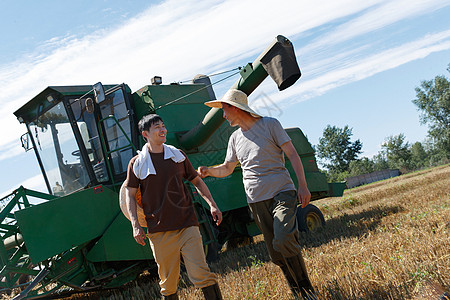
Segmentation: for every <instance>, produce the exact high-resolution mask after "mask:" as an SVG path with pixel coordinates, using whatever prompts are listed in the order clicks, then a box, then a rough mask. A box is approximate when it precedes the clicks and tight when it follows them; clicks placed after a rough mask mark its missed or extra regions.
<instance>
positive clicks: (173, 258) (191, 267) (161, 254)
mask: <svg viewBox="0 0 450 300" xmlns="http://www.w3.org/2000/svg"><path fill="white" fill-rule="evenodd" d="M148 237H149V240H150V246H151V247H152V251H153V256H154V257H155V261H156V263H157V264H158V274H159V279H160V282H159V285H160V287H161V294H162V295H163V296H168V295H172V294H175V293H176V292H177V287H178V281H179V277H180V262H181V256H183V260H184V264H185V266H186V271H187V274H188V277H189V279H190V281H191V282H192V283H193V284H194V286H195V287H197V288H204V287H207V286H210V285H213V284H215V283H217V279H216V275H215V274H214V273H212V272H211V271H210V270H209V267H208V265H207V263H206V259H205V252H204V251H203V243H202V237H201V235H200V231H199V229H198V226H191V227H188V228H183V229H181V230H174V231H165V232H157V233H149V234H148ZM180 254H181V256H180Z"/></svg>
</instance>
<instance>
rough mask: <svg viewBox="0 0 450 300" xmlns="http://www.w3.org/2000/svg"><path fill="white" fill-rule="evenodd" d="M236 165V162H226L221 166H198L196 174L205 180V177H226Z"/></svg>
mask: <svg viewBox="0 0 450 300" xmlns="http://www.w3.org/2000/svg"><path fill="white" fill-rule="evenodd" d="M237 164H238V162H237V161H234V162H229V161H226V162H224V163H223V164H221V165H218V166H214V167H205V166H200V167H198V170H197V173H198V175H199V176H200V177H201V178H205V177H207V176H212V177H226V176H228V175H230V174H231V173H233V170H234V168H236V166H237Z"/></svg>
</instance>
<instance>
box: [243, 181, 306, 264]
mask: <svg viewBox="0 0 450 300" xmlns="http://www.w3.org/2000/svg"><path fill="white" fill-rule="evenodd" d="M297 203H298V200H297V192H296V191H294V190H292V191H285V192H280V193H279V194H277V195H276V196H275V197H273V198H272V199H269V200H265V201H260V202H256V203H249V206H250V210H251V211H252V213H253V217H254V218H255V222H256V225H258V227H259V229H260V230H261V232H262V234H263V235H264V241H265V242H266V246H267V250H268V251H269V256H270V259H271V260H272V261H273V262H274V263H275V264H277V265H279V266H281V265H284V264H285V259H284V258H285V257H292V256H295V255H298V254H299V253H300V251H301V246H300V243H299V233H298V229H297V218H296V212H297Z"/></svg>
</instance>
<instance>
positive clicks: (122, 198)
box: [119, 182, 147, 227]
mask: <svg viewBox="0 0 450 300" xmlns="http://www.w3.org/2000/svg"><path fill="white" fill-rule="evenodd" d="M119 205H120V210H121V211H122V213H123V214H124V216H125V217H126V218H127V219H128V220H130V215H129V214H128V209H127V202H126V196H125V182H124V183H122V186H121V187H120V192H119ZM136 212H137V217H138V221H139V225H141V227H147V221H145V214H144V210H143V209H142V207H141V206H140V205H139V203H136ZM130 221H131V220H130Z"/></svg>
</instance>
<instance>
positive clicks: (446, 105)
mask: <svg viewBox="0 0 450 300" xmlns="http://www.w3.org/2000/svg"><path fill="white" fill-rule="evenodd" d="M447 71H448V72H450V64H449V66H448V68H447ZM412 102H413V103H414V104H415V105H416V106H417V108H418V110H420V111H421V115H420V122H421V124H428V125H429V129H428V135H429V137H430V138H431V139H432V140H433V144H434V146H435V148H436V149H437V150H438V154H440V155H441V156H442V157H443V158H446V159H447V160H448V159H450V81H449V80H448V79H447V78H446V77H445V76H436V77H435V78H434V79H433V80H428V81H427V80H424V81H422V82H421V84H420V87H417V88H416V99H414V100H412Z"/></svg>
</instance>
